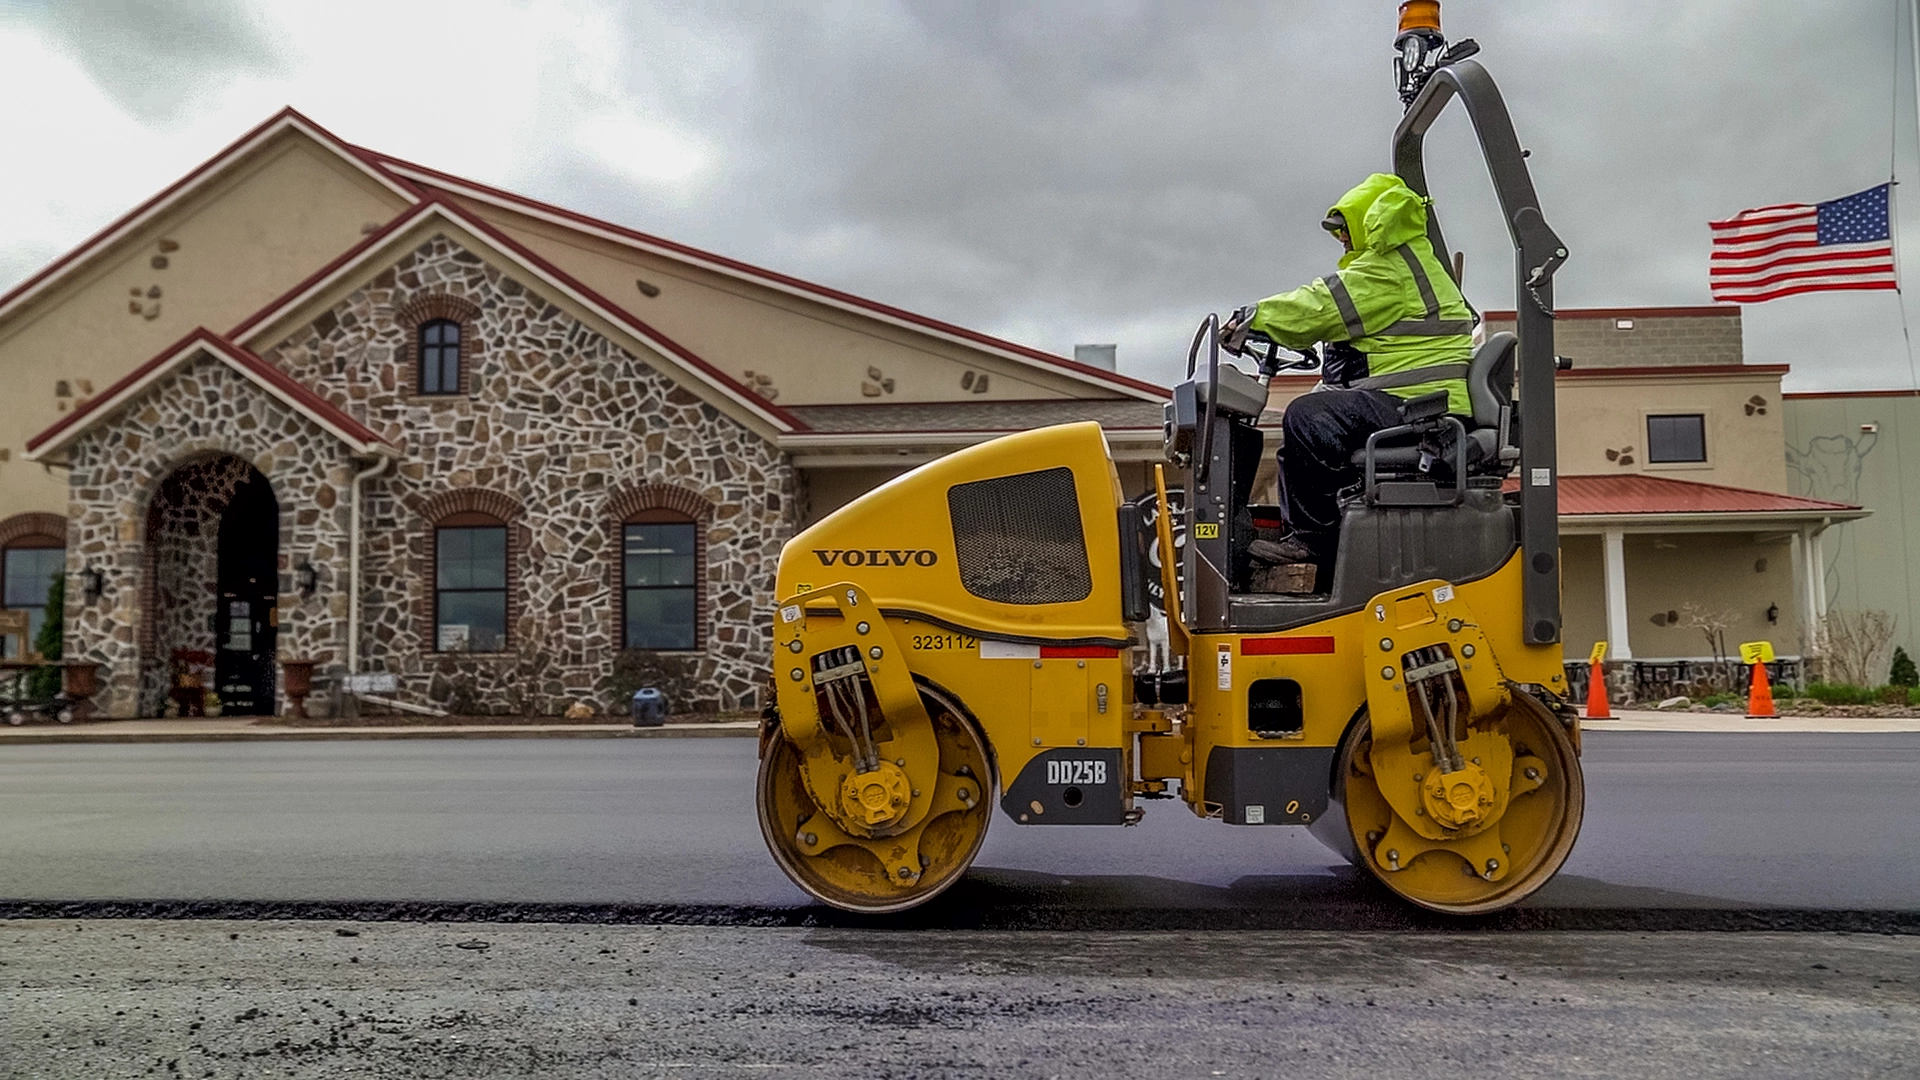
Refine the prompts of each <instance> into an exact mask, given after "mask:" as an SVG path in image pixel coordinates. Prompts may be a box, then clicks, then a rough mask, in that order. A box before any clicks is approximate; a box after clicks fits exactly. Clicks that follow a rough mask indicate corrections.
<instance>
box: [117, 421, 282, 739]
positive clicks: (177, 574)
mask: <svg viewBox="0 0 1920 1080" xmlns="http://www.w3.org/2000/svg"><path fill="white" fill-rule="evenodd" d="M147 544H148V550H149V556H150V560H151V561H150V564H149V565H150V567H151V570H150V571H149V574H148V583H147V586H148V587H147V596H148V599H149V602H148V603H147V604H146V605H145V607H146V611H145V625H144V626H143V631H144V632H143V634H142V637H143V639H145V640H143V642H142V644H143V645H150V647H147V648H143V650H142V652H143V654H144V655H143V657H142V660H143V662H142V665H141V666H142V679H141V690H142V694H141V698H142V700H141V711H142V712H143V713H145V714H147V715H162V714H165V713H166V712H168V711H169V710H170V708H171V709H174V710H178V712H179V713H180V714H181V715H193V714H196V713H202V712H205V711H206V710H207V709H208V708H210V707H216V706H217V708H218V709H219V711H220V712H221V714H222V715H226V716H258V715H270V714H272V713H273V712H274V711H275V705H276V698H275V693H274V690H275V679H274V660H275V645H276V641H275V638H276V634H277V628H278V623H279V619H278V618H277V611H276V604H277V603H278V599H279V561H280V505H279V501H278V500H277V499H276V498H275V497H274V492H273V485H272V484H271V483H270V482H269V481H268V480H267V478H266V477H265V476H263V475H261V473H260V471H259V470H258V469H256V468H254V467H253V466H252V465H251V464H250V463H248V462H246V461H243V460H242V459H240V458H237V457H234V456H232V455H227V454H221V455H216V456H212V457H206V458H200V459H196V460H194V461H190V462H188V463H186V464H184V465H182V466H180V467H179V468H178V469H175V470H174V472H173V473H172V474H171V475H169V476H168V477H167V478H166V480H164V481H162V482H161V485H160V490H159V492H158V493H157V494H156V495H155V496H154V500H153V503H152V505H151V506H150V507H149V509H148V513H147Z"/></svg>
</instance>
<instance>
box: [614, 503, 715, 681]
mask: <svg viewBox="0 0 1920 1080" xmlns="http://www.w3.org/2000/svg"><path fill="white" fill-rule="evenodd" d="M647 516H648V517H655V518H659V519H662V520H636V521H628V522H627V523H626V524H625V525H624V526H623V527H622V530H621V533H622V536H621V558H622V559H623V563H622V566H621V585H622V592H623V595H622V597H621V600H622V608H623V614H624V617H623V623H624V627H623V630H622V634H621V641H622V643H623V644H624V645H625V647H626V648H629V649H661V650H675V649H693V648H697V647H698V645H699V640H698V639H699V635H698V632H697V625H698V623H697V620H698V618H699V612H698V603H699V601H698V597H697V595H696V593H697V591H698V577H697V573H696V567H695V544H696V542H697V539H698V538H697V536H696V535H695V531H694V530H695V529H696V528H698V526H696V525H695V524H694V523H693V522H692V521H689V520H686V519H684V518H679V517H677V515H675V516H672V517H669V515H668V514H667V513H665V512H655V513H653V514H649V515H647Z"/></svg>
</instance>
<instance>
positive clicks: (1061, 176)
mask: <svg viewBox="0 0 1920 1080" xmlns="http://www.w3.org/2000/svg"><path fill="white" fill-rule="evenodd" d="M239 5H240V0H192V2H189V3H184V4H181V3H175V4H167V5H158V4H156V5H125V4H123V5H121V6H118V7H102V6H100V5H97V4H81V3H77V2H74V3H67V2H62V3H55V4H52V5H50V6H49V5H42V6H40V7H39V8H36V9H31V10H37V11H38V12H40V14H39V15H38V16H37V17H38V18H39V19H41V20H42V21H44V22H45V24H46V25H47V26H48V27H49V28H51V29H52V30H53V32H54V36H55V37H56V38H57V40H58V41H60V42H61V43H62V47H63V48H67V49H70V50H72V51H73V53H74V55H76V56H78V57H80V58H81V60H82V62H83V63H85V64H86V65H87V69H88V70H89V71H90V72H92V73H93V75H94V77H95V78H96V79H97V80H99V81H100V83H101V85H103V86H105V87H107V88H108V89H109V90H110V91H111V92H112V93H114V94H115V95H116V96H117V97H119V98H120V99H121V100H122V101H123V102H126V103H127V106H128V108H130V109H134V110H135V111H136V112H139V113H140V115H142V116H146V117H149V118H152V119H153V120H155V121H164V119H165V118H166V117H167V116H169V115H172V114H173V112H172V110H178V109H179V108H180V107H181V103H182V102H183V101H185V100H187V99H188V98H189V97H190V95H191V92H192V88H193V87H195V86H197V85H203V84H204V81H205V80H207V79H210V78H211V79H218V78H222V77H230V76H231V75H232V74H234V73H236V72H244V71H259V70H265V69H266V68H267V67H270V66H271V65H272V63H273V62H274V61H273V59H272V57H273V56H274V55H275V53H274V48H273V45H272V43H271V41H269V40H267V39H266V38H265V37H264V36H263V32H262V31H260V30H259V29H257V25H256V23H255V22H253V21H250V19H249V17H248V15H247V13H246V11H245V10H243V9H242V8H241V7H240V6H239ZM1906 6H1907V5H1906V4H1905V3H1904V2H1902V0H1881V2H1878V3H1835V2H1825V3H1820V2H1807V0H1700V2H1696V3H1689V4H1675V3H1672V2H1671V0H1659V2H1655V0H1589V2H1587V3H1585V4H1581V5H1577V6H1576V5H1568V4H1563V3H1526V2H1519V0H1448V3H1447V4H1446V5H1445V7H1446V18H1447V25H1448V30H1449V32H1450V33H1451V34H1452V35H1453V36H1455V37H1456V38H1457V37H1463V36H1472V37H1475V38H1477V39H1478V40H1479V41H1480V42H1481V44H1482V45H1483V47H1484V50H1485V51H1484V52H1483V54H1482V60H1483V62H1484V63H1485V64H1486V65H1487V67H1488V68H1489V69H1490V70H1491V71H1493V73H1494V74H1495V76H1496V77H1497V78H1498V79H1499V80H1500V83H1501V86H1502V88H1503V90H1504V91H1505V93H1506V96H1507V100H1508V103H1509V105H1510V107H1511V108H1512V111H1513V114H1514V118H1515V122H1516V125H1517V127H1518V129H1519V132H1520V135H1521V138H1522V140H1523V142H1524V143H1525V144H1526V145H1527V146H1528V147H1529V148H1531V149H1532V151H1533V158H1532V159H1531V164H1532V167H1533V171H1534V176H1535V181H1536V183H1537V185H1538V187H1539V190H1540V194H1541V198H1542V202H1543V205H1544V207H1545V210H1546V212H1547V215H1548V218H1549V220H1550V221H1551V222H1552V223H1553V224H1554V226H1555V227H1556V229H1558V231H1559V232H1560V233H1561V235H1562V237H1563V238H1564V239H1566V241H1567V243H1568V246H1569V247H1570V248H1571V249H1572V251H1573V259H1572V260H1571V261H1570V262H1569V264H1568V265H1567V267H1566V268H1565V270H1564V271H1563V272H1562V273H1561V276H1560V278H1559V282H1558V284H1559V299H1560V302H1561V303H1562V304H1563V305H1565V306H1595V307H1598V306H1619V305H1653V304H1683V305H1691V304H1703V303H1707V302H1709V293H1708V290H1707V282H1706V260H1707V254H1708V246H1709V241H1708V235H1709V234H1708V230H1707V228H1706V223H1707V221H1708V220H1710V219H1713V218H1717V217H1722V216H1725V215H1728V214H1731V213H1733V212H1735V211H1737V210H1740V209H1742V208H1744V207H1749V206H1757V205H1763V204H1767V203H1774V202H1783V201H1811V200H1816V199H1822V198H1831V197H1835V196H1839V195H1844V194H1847V193H1850V192H1853V191H1857V190H1860V189H1861V188H1864V187H1867V186H1870V185H1872V184H1875V183H1878V182H1880V181H1881V180H1883V179H1885V177H1886V174H1887V168H1888V152H1889V142H1888V140H1889V137H1890V134H1891V133H1892V131H1894V130H1895V129H1896V127H1897V129H1898V131H1899V132H1900V135H1899V138H1900V162H1901V169H1902V172H1903V173H1910V172H1913V171H1914V166H1915V157H1916V148H1915V145H1914V142H1915V140H1914V137H1913V129H1914V124H1915V121H1914V109H1913V90H1912V84H1911V79H1910V76H1907V75H1906V74H1905V68H1906V65H1907V63H1908V60H1907V58H1906V56H1905V53H1904V51H1903V50H1904V49H1905V48H1906V42H1907V35H1906V30H1905V28H1904V26H1901V27H1898V28H1896V26H1895V23H1894V14H1895V11H1896V10H1897V9H1900V8H1904V7H1906ZM1394 8H1395V5H1394V4H1393V3H1392V2H1391V0H1369V2H1368V3H1353V2H1351V0H1290V2H1286V3H1259V2H1252V0H1248V2H1244V3H1236V2H1231V0H1211V2H1202V0H1186V2H1174V0H1104V2H1093V0H1060V2H1050V3H1044V4H1031V3H1011V2H998V0H892V2H881V0H875V2H871V3H860V4H850V5H826V4H819V3H817V2H811V0H713V2H708V3H698V4H695V3H689V2H686V0H659V2H654V3H646V4H641V3H630V4H629V3H623V4H620V5H619V6H618V7H616V8H615V9H614V10H615V11H616V13H617V15H616V17H617V18H618V19H619V20H620V29H621V32H622V33H623V36H624V41H623V43H622V47H623V54H624V55H625V56H627V57H628V58H629V70H628V71H627V72H626V73H625V77H626V78H627V80H628V85H627V88H626V89H627V93H628V95H629V96H630V99H631V101H630V104H631V105H632V107H633V108H634V110H635V112H636V115H643V116H649V117H654V118H657V119H660V120H662V121H663V122H667V123H670V124H672V125H673V126H675V127H676V128H678V129H679V130H683V131H688V132H693V133H697V134H698V135H699V137H700V138H701V139H703V140H704V141H705V142H706V143H707V144H708V145H709V146H710V147H711V148H712V150H713V151H714V155H715V156H714V167H713V169H712V170H711V172H710V174H709V176H708V182H707V184H706V186H705V187H704V189H703V190H702V192H701V194H700V197H699V198H697V199H675V198H673V197H671V196H670V195H666V194H660V193H656V192H651V191H647V190H642V189H637V188H636V187H635V186H634V185H633V184H632V182H631V181H628V180H624V179H622V178H620V177H619V176H618V175H616V174H615V173H612V172H609V171H607V167H606V166H604V165H601V164H599V163H598V162H596V161H595V160H593V159H592V158H591V157H590V156H588V155H586V154H584V153H581V152H579V151H578V150H577V148H572V147H568V146H565V145H563V144H561V143H557V142H556V143H552V144H549V145H543V146H533V147H527V148H524V149H523V150H522V151H521V154H520V160H521V161H522V162H523V163H524V164H523V166H522V169H521V171H520V173H519V175H517V176H515V177H513V178H512V184H513V186H516V187H518V188H520V189H522V190H525V191H527V192H528V193H529V194H533V195H537V196H539V197H541V198H545V199H548V200H551V201H554V202H558V203H562V204H565V205H569V206H573V207H576V208H579V209H581V210H584V211H587V212H590V213H596V214H600V215H602V216H605V217H608V218H611V219H613V220H617V221H621V222H623V223H626V224H630V225H633V226H635V227H638V228H642V229H647V230H649V231H653V232H657V233H661V234H663V235H667V236H671V237H674V238H676V239H680V240H683V241H686V242H689V243H693V244H698V245H702V246H706V247H710V248H713V249H715V250H718V251H721V252H724V253H726V254H729V255H733V256H735V257H739V258H744V259H747V260H750V261H754V262H758V263H761V264H764V265H767V266H770V267H773V268H775V269H778V270H781V271H784V272H787V273H792V274H796V275H799V276H802V277H807V278H811V279H814V280H818V281H821V282H823V283H826V284H830V285H833V286H836V287H839V288H843V289H847V290H850V291H853V292H857V293H861V294H864V295H868V296H872V297H874V298H876V299H880V300H883V301H886V302H889V303H893V304H896V305H899V306H902V307H907V308H910V309H913V310H918V311H922V312H925V313H927V314H930V315H935V316H938V317H941V318H946V319H950V320H952V321H955V322H958V323H961V324H964V325H968V326H973V327H977V328H979V329H982V330H986V331H989V332H994V333H999V334H1003V335H1005V336H1008V337H1012V338H1015V339H1017V340H1021V341H1025V342H1028V343H1030V344H1033V345H1036V346H1039V347H1043V348H1047V349H1050V350H1053V351H1056V352H1068V351H1070V350H1071V348H1072V346H1073V344H1074V343H1076V342H1083V341H1114V342H1118V343H1119V344H1120V360H1121V366H1122V369H1123V370H1126V371H1129V372H1131V373H1134V374H1139V375H1143V376H1146V377H1149V378H1153V379H1156V380H1161V381H1169V380H1171V379H1173V378H1175V377H1176V375H1177V371H1178V365H1179V363H1180V359H1181V354H1182V350H1183V348H1184V345H1185V342H1186V339H1187V336H1188V334H1189V333H1190V331H1191V327H1192V326H1193V324H1194V322H1195V321H1197V319H1198V318H1199V317H1200V316H1201V315H1202V314H1204V313H1205V312H1207V311H1209V310H1226V309H1230V308H1232V307H1234V306H1236V305H1238V304H1241V303H1245V302H1248V301H1250V300H1253V299H1256V298H1258V297H1260V296H1264V295H1268V294H1271V293H1273V292H1276V291H1279V290H1282V289H1286V288H1290V287H1292V286H1294V285H1297V284H1299V283H1300V282H1302V281H1305V280H1307V279H1310V278H1312V277H1314V276H1316V275H1318V274H1320V273H1323V272H1324V271H1326V270H1327V269H1328V268H1330V267H1331V265H1332V262H1333V259H1334V256H1335V255H1336V254H1337V252H1336V251H1335V250H1334V249H1333V247H1332V245H1331V244H1330V242H1329V241H1328V240H1327V238H1326V236H1325V234H1323V233H1322V232H1321V231H1320V230H1319V229H1318V227H1317V221H1318V219H1319V217H1320V214H1321V212H1322V211H1323V210H1324V209H1325V207H1326V206H1327V205H1328V204H1329V203H1331V202H1332V201H1333V200H1334V199H1335V198H1336V197H1337V196H1338V195H1339V194H1340V193H1341V192H1342V191H1344V190H1345V189H1346V188H1347V187H1349V186H1351V185H1352V184H1353V183H1355V182H1357V181H1358V180H1359V179H1360V178H1361V177H1362V176H1364V175H1365V174H1367V173H1369V172H1372V171H1375V170H1379V169H1384V168H1386V167H1388V141H1389V137H1390V135H1391V132H1392V130H1393V127H1394V125H1395V123H1396V122H1397V121H1398V119H1399V117H1400V108H1399V103H1398V101H1397V100H1396V99H1395V97H1394V94H1393V91H1392V87H1391V85H1390V83H1391V42H1392V37H1393V33H1394ZM367 30H368V32H377V30H378V28H375V27H368V28H367ZM689 42H692V43H697V44H698V45H699V46H700V48H705V49H709V50H711V49H713V48H715V47H717V48H719V49H720V50H721V51H722V54H723V57H724V60H723V62H715V61H714V59H713V57H712V56H711V55H709V54H705V53H701V52H700V48H694V47H691V46H689V45H687V43H689ZM1896 59H1897V60H1898V64H1899V70H1900V71H1901V72H1902V75H1901V82H1900V84H1899V85H1898V87H1896V85H1895V71H1896ZM342 64H343V69H342V73H343V76H344V75H345V74H346V70H345V66H344V65H345V61H344V60H343V61H342ZM353 77H356V78H358V77H363V75H362V74H360V73H355V74H354V76H353ZM295 104H299V103H298V102H296V103H295ZM1894 110H1897V124H1896V118H1895V113H1894ZM331 122H332V123H333V124H334V125H335V126H336V127H337V128H339V129H340V130H341V131H342V133H343V134H345V135H347V136H348V137H354V136H355V133H354V131H353V127H352V121H351V117H340V118H337V119H333V120H332V121H331ZM1429 146H1430V175H1431V179H1432V181H1433V186H1434V191H1435V194H1436V195H1437V196H1438V198H1439V209H1440V213H1441V215H1442V220H1443V222H1444V223H1445V224H1446V227H1447V235H1448V238H1449V240H1450V241H1452V242H1453V243H1454V244H1455V245H1457V246H1458V247H1460V248H1461V249H1462V250H1464V251H1465V252H1466V253H1467V257H1468V275H1467V284H1468V290H1469V293H1470V295H1471V296H1472V298H1473V299H1474V300H1475V302H1476V303H1477V304H1479V305H1480V306H1482V307H1486V308H1503V307H1509V306H1511V305H1512V303H1513V295H1512V285H1511V255H1510V252H1509V248H1508V246H1507V238H1506V230H1505V227H1504V225H1503V224H1502V222H1501V221H1500V220H1499V216H1498V214H1497V212H1496V209H1497V208H1496V207H1495V205H1494V201H1493V197H1492V193H1491V189H1490V186H1489V184H1488V182H1487V179H1486V175H1485V170H1484V168H1483V166H1482V165H1481V163H1480V160H1479V158H1478V154H1477V151H1476V150H1475V149H1474V148H1473V146H1472V143H1471V135H1470V132H1469V130H1468V128H1467V126H1466V124H1465V121H1464V119H1463V118H1461V117H1460V116H1459V115H1458V114H1457V113H1456V114H1454V115H1452V116H1450V117H1449V118H1447V119H1446V120H1443V122H1442V123H1441V124H1440V125H1438V126H1437V127H1436V129H1435V131H1434V132H1433V134H1432V136H1431V138H1430V139H1429ZM393 149H395V150H401V151H404V149H405V148H402V147H395V148H393ZM427 164H435V162H432V161H429V162H427ZM493 179H502V178H493ZM1901 190H1902V191H1908V190H1920V189H1915V188H1903V189H1901ZM1906 224H1907V225H1908V226H1909V227H1908V229H1907V230H1906V235H1905V239H1906V240H1907V241H1908V245H1907V246H1908V249H1909V250H1916V251H1920V248H1916V247H1913V246H1912V242H1913V241H1915V240H1920V214H1913V215H1909V221H1908V222H1907V223H1906ZM1748 327H1749V329H1748V340H1747V344H1748V354H1749V359H1750V360H1754V361H1761V362H1770V361H1771V362H1792V363H1794V364H1795V365H1796V371H1795V373H1794V375H1793V376H1792V377H1791V385H1795V386H1800V387H1808V386H1816V385H1818V386H1868V385H1881V386H1884V385H1901V384H1904V383H1906V382H1907V380H1908V379H1909V378H1910V377H1911V376H1910V375H1909V373H1908V372H1909V368H1908V363H1907V358H1906V357H1907V354H1906V349H1905V343H1904V340H1903V338H1902V335H1901V331H1900V315H1899V308H1898V305H1897V302H1896V301H1895V300H1894V298H1893V297H1891V296H1888V295H1885V294H1873V295H1865V294H1855V295H1840V294H1829V295H1825V296H1813V297H1802V298H1794V299H1789V300H1784V301H1778V302H1775V303H1772V304H1766V305H1758V306H1755V307H1752V308H1749V309H1748Z"/></svg>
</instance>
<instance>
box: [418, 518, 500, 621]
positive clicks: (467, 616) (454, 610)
mask: <svg viewBox="0 0 1920 1080" xmlns="http://www.w3.org/2000/svg"><path fill="white" fill-rule="evenodd" d="M433 554H434V567H433V577H434V582H433V648H434V651H436V652H499V651H500V650H502V649H504V648H506V647H507V588H508V574H507V556H508V552H507V525H506V523H505V522H503V521H501V520H500V519H498V518H496V517H493V516H491V515H488V514H483V513H479V512H477V511H465V512H462V513H457V514H450V515H448V516H447V517H445V518H442V519H441V520H440V521H438V522H437V523H435V525H434V530H433Z"/></svg>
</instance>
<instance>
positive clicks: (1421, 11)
mask: <svg viewBox="0 0 1920 1080" xmlns="http://www.w3.org/2000/svg"><path fill="white" fill-rule="evenodd" d="M1446 45H1447V39H1446V37H1445V36H1444V35H1442V34H1441V33H1440V0H1405V2H1404V3H1402V4H1401V5H1400V31H1399V35H1398V36H1396V37H1395V38H1394V39H1393V50H1394V57H1393V77H1394V83H1395V84H1396V86H1397V87H1398V88H1399V91H1400V103H1401V104H1402V105H1412V104H1413V99H1414V98H1415V97H1417V96H1419V94H1420V88H1421V87H1423V86H1425V85H1427V79H1428V78H1429V77H1431V76H1432V75H1433V72H1434V70H1435V69H1436V68H1438V67H1439V66H1440V54H1441V52H1442V51H1443V50H1444V49H1445V48H1446Z"/></svg>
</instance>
